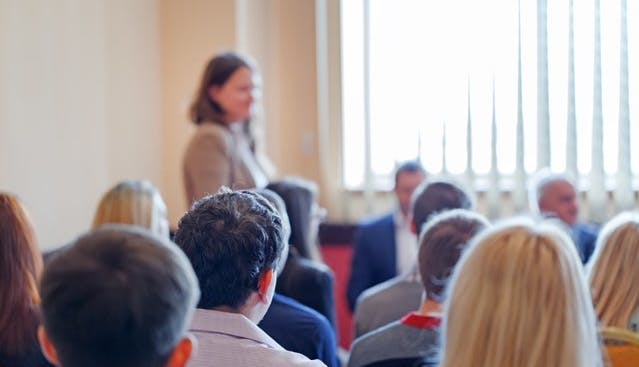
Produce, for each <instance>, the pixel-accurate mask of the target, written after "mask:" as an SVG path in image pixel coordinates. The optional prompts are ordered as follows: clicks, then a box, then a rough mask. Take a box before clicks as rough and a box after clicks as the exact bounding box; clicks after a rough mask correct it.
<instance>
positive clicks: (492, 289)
mask: <svg viewBox="0 0 639 367" xmlns="http://www.w3.org/2000/svg"><path fill="white" fill-rule="evenodd" d="M450 287H451V288H450V294H449V296H448V300H447V302H446V306H445V307H446V311H445V318H444V326H443V351H442V364H441V366H443V367H459V366H486V367H493V366H518V367H547V366H562V367H585V366H599V365H601V364H602V359H601V352H600V350H599V346H598V342H597V329H596V320H595V315H594V310H593V308H592V303H591V301H590V295H589V293H588V287H587V285H586V281H585V277H584V275H583V274H582V269H581V264H580V261H579V257H578V255H577V251H576V249H575V247H574V244H572V242H571V241H570V239H569V238H568V237H567V236H566V235H565V234H564V233H562V232H561V231H560V230H558V229H557V228H554V227H550V226H547V225H535V224H533V222H532V221H530V220H525V219H520V220H516V221H511V222H509V223H505V224H502V225H500V226H497V227H496V228H494V229H492V230H487V231H486V232H484V233H482V234H480V235H478V237H477V238H476V239H475V240H474V241H473V243H472V244H471V246H470V248H469V249H468V251H467V252H466V253H465V254H464V255H463V256H462V259H461V260H460V263H459V264H458V267H457V269H456V270H455V272H454V275H453V278H452V280H451V284H450Z"/></svg>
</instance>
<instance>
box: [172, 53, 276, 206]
mask: <svg viewBox="0 0 639 367" xmlns="http://www.w3.org/2000/svg"><path fill="white" fill-rule="evenodd" d="M256 78H257V72H256V70H255V67H254V66H253V65H251V63H250V62H249V61H248V60H246V59H245V58H243V57H242V56H240V55H238V54H236V53H233V52H227V53H222V54H219V55H216V56H215V57H213V58H212V59H211V60H210V61H209V63H208V65H207V66H206V69H205V70H204V73H203V75H202V79H201V81H200V85H199V87H198V89H197V92H196V96H195V100H194V101H193V104H192V105H191V110H190V117H191V120H192V121H193V123H194V124H195V125H196V126H197V130H196V132H195V135H193V137H192V138H191V141H190V143H189V145H188V147H187V150H186V154H185V155H184V161H183V175H184V187H185V189H186V202H187V203H188V204H189V205H190V204H192V203H193V202H194V201H196V200H198V199H200V198H201V197H203V196H204V195H206V194H209V193H215V192H217V190H218V189H219V188H220V187H222V186H227V187H231V188H234V189H249V188H255V187H264V186H265V185H266V183H267V181H268V179H267V176H266V174H265V172H264V170H263V167H262V165H261V164H260V163H259V162H258V156H257V155H256V154H255V145H254V141H253V139H252V138H251V136H250V128H249V123H250V120H251V115H252V109H253V102H254V92H255V89H256V88H257V86H256Z"/></svg>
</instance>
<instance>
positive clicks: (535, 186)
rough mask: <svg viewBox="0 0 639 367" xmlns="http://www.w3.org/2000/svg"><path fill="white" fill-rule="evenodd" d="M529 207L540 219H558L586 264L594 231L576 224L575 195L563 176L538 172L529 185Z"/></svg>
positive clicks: (592, 249) (592, 248)
mask: <svg viewBox="0 0 639 367" xmlns="http://www.w3.org/2000/svg"><path fill="white" fill-rule="evenodd" d="M530 205H531V210H532V211H533V212H537V213H538V214H540V215H541V216H543V217H547V218H556V219H559V220H560V221H561V222H562V223H563V224H564V225H565V226H566V227H568V231H569V232H570V233H569V234H570V235H571V236H572V239H573V241H574V242H575V245H576V246H577V251H578V252H579V256H580V257H581V261H582V262H583V263H584V264H585V263H586V262H588V259H589V258H590V255H592V252H593V251H594V249H595V241H596V240H597V230H596V229H595V228H594V227H593V226H590V225H588V224H585V223H578V222H577V217H578V215H579V205H578V203H577V192H576V190H575V186H574V185H573V184H572V183H571V182H570V180H569V179H568V178H567V177H566V176H564V175H561V174H556V173H552V172H550V171H548V170H543V171H540V172H538V173H537V174H536V175H535V177H534V178H533V182H532V185H531V190H530Z"/></svg>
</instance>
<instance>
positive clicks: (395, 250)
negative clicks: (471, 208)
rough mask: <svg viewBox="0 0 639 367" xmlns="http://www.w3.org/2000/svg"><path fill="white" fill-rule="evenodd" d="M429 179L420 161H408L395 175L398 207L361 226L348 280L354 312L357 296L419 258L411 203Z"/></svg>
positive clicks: (406, 269)
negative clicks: (423, 183)
mask: <svg viewBox="0 0 639 367" xmlns="http://www.w3.org/2000/svg"><path fill="white" fill-rule="evenodd" d="M425 179H426V171H425V170H424V168H423V167H422V166H421V164H420V163H419V162H413V161H410V162H406V163H403V164H402V165H400V166H399V167H398V168H397V171H396V172H395V189H394V191H395V196H396V197H397V203H398V208H397V209H395V210H394V211H393V212H392V213H389V214H387V215H384V216H383V217H381V218H377V219H374V220H371V221H368V222H365V223H363V224H361V225H360V227H359V229H358V231H357V233H356V235H355V249H354V252H353V260H352V265H351V276H350V279H349V281H348V294H347V298H348V305H349V307H350V308H351V310H354V308H355V303H356V301H357V297H359V295H360V294H361V293H362V292H363V291H364V290H366V289H368V288H370V287H372V286H374V285H376V284H379V283H382V282H384V281H386V280H388V279H391V278H393V277H395V276H396V275H398V274H404V273H407V272H410V271H412V267H413V266H414V263H415V257H416V255H417V237H416V235H415V233H413V232H412V231H411V228H410V226H411V224H410V200H411V196H412V195H413V191H415V189H416V188H417V187H418V186H419V185H420V184H421V183H422V182H423V181H424V180H425Z"/></svg>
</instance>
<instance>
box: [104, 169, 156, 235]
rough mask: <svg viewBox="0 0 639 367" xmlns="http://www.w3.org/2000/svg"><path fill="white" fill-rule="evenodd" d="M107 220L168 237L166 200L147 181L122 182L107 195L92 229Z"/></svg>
mask: <svg viewBox="0 0 639 367" xmlns="http://www.w3.org/2000/svg"><path fill="white" fill-rule="evenodd" d="M107 223H120V224H130V225H135V226H138V227H143V228H146V229H148V230H150V231H152V232H154V233H156V234H159V235H162V236H168V224H167V221H166V207H165V204H164V201H163V200H162V196H161V195H160V192H159V191H158V189H157V188H155V186H153V184H151V183H150V182H148V181H136V180H127V181H123V182H120V183H119V184H117V185H116V186H115V187H113V188H112V189H111V190H109V191H107V193H106V194H104V196H103V197H102V199H101V200H100V204H99V205H98V209H97V210H96V212H95V217H94V219H93V228H94V229H95V228H98V227H100V226H101V225H103V224H107Z"/></svg>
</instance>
